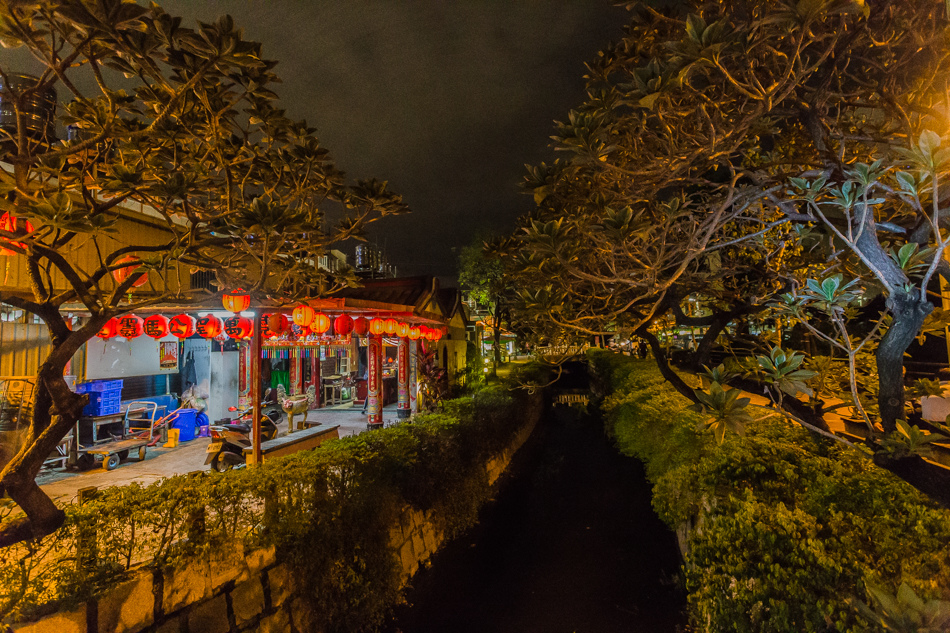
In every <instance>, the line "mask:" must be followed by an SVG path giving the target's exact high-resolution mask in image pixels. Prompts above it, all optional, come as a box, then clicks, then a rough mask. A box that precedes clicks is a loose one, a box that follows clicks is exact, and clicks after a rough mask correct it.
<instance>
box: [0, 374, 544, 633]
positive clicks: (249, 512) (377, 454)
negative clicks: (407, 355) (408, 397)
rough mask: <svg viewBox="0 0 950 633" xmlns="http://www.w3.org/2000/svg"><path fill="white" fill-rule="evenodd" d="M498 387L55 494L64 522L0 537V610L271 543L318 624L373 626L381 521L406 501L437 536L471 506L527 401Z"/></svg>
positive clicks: (384, 582) (387, 601) (534, 403)
mask: <svg viewBox="0 0 950 633" xmlns="http://www.w3.org/2000/svg"><path fill="white" fill-rule="evenodd" d="M509 393H510V392H508V391H507V390H506V389H505V388H503V387H495V388H489V389H483V390H481V391H479V392H478V393H477V394H476V395H475V397H468V398H463V399H459V400H455V401H446V402H445V403H444V410H445V413H440V414H428V415H423V416H418V417H417V418H416V419H414V420H413V422H412V423H410V424H403V425H399V426H396V427H393V428H387V429H382V430H380V431H375V432H372V433H363V434H361V435H359V436H356V437H348V438H343V439H340V440H339V441H334V442H330V443H327V444H325V445H323V446H321V447H320V448H319V449H318V450H314V451H304V452H300V453H295V454H293V455H290V456H287V457H283V458H277V459H274V460H269V461H267V462H266V463H265V464H263V465H262V466H261V467H258V468H249V469H241V470H236V471H232V472H229V473H224V474H218V473H203V474H201V475H200V476H179V477H172V478H169V479H165V480H162V481H160V482H157V483H155V484H152V485H150V486H147V487H142V486H139V485H136V484H132V485H129V486H124V487H117V488H109V489H106V490H103V491H102V492H101V493H100V494H99V495H98V496H97V497H96V498H95V499H93V500H91V501H89V502H87V503H85V504H83V505H82V506H79V505H70V506H67V507H66V508H65V510H66V513H67V519H66V524H65V525H64V527H63V528H62V529H60V530H58V531H57V532H56V533H54V534H53V535H51V536H49V537H47V538H45V539H43V540H42V541H39V542H33V543H23V544H20V545H17V546H14V547H11V548H8V549H6V550H5V551H4V554H5V558H4V559H3V560H2V561H0V618H6V619H7V620H14V621H19V620H23V619H31V618H35V617H38V616H41V615H43V614H45V613H48V612H51V611H55V610H60V609H67V608H70V607H72V606H74V605H76V604H78V603H80V602H82V601H84V600H86V599H88V598H91V597H95V596H98V595H101V594H102V593H104V592H105V591H107V590H108V589H109V588H110V587H112V586H114V585H115V584H116V583H118V582H121V581H122V580H123V579H125V578H127V577H128V575H129V574H130V573H131V570H132V569H133V568H141V567H143V566H145V567H149V568H153V569H171V568H176V567H181V566H184V565H186V564H187V563H188V562H189V561H194V560H200V559H201V558H202V557H206V556H208V555H209V553H211V552H213V551H216V550H218V551H228V550H229V549H233V544H234V543H235V542H241V543H243V544H244V545H245V547H247V548H256V547H268V546H275V548H276V550H277V554H278V557H279V559H280V560H284V561H287V562H288V563H289V564H290V565H291V566H292V567H293V568H294V570H295V576H296V577H297V578H299V579H300V587H301V590H302V592H303V595H304V597H306V598H309V599H310V600H311V601H312V602H313V604H314V607H315V608H314V612H315V613H316V614H318V617H319V618H320V619H321V621H320V622H318V624H319V625H320V627H321V630H323V631H326V632H327V633H333V632H335V631H347V632H349V631H364V630H373V629H374V627H375V626H376V625H377V624H378V623H379V622H381V620H382V618H383V617H384V616H385V614H386V613H387V612H388V611H389V609H390V608H391V607H392V606H393V605H394V604H396V603H397V602H398V601H399V599H400V598H399V590H400V587H399V582H400V566H399V560H398V556H397V553H396V552H395V551H394V550H393V549H392V547H391V544H390V530H391V528H392V526H393V525H394V523H395V521H396V518H397V513H398V512H399V511H400V510H401V508H403V507H405V506H407V505H408V506H411V507H413V508H415V509H417V510H422V511H426V512H428V513H429V515H430V516H431V517H432V519H433V520H434V521H435V522H436V523H437V525H438V526H439V527H441V528H442V530H443V531H444V532H445V534H446V535H447V536H452V535H454V534H457V533H458V532H459V531H460V530H463V529H465V528H467V527H469V526H471V525H472V524H473V523H474V522H475V521H476V519H477V513H478V510H479V508H480V507H481V505H482V504H483V503H484V502H485V501H486V500H487V499H488V498H489V495H490V489H489V486H488V481H487V476H486V473H485V469H484V463H485V460H486V459H487V457H488V456H490V455H492V454H494V453H497V452H498V451H499V450H500V449H501V448H503V447H506V446H507V445H508V444H510V442H511V441H512V439H513V437H514V435H515V434H516V433H517V432H518V431H519V430H520V429H521V428H522V427H523V425H524V424H525V423H526V422H527V421H528V417H529V416H531V415H532V414H533V413H537V412H539V411H540V398H528V397H527V396H524V395H522V396H519V397H518V398H517V399H516V398H513V397H512V396H511V395H509Z"/></svg>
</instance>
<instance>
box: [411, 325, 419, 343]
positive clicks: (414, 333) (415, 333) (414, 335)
mask: <svg viewBox="0 0 950 633" xmlns="http://www.w3.org/2000/svg"><path fill="white" fill-rule="evenodd" d="M420 336H422V330H421V329H419V328H418V327H411V328H409V340H410V341H418V340H419V337H420Z"/></svg>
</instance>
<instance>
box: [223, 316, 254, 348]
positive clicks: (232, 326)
mask: <svg viewBox="0 0 950 633" xmlns="http://www.w3.org/2000/svg"><path fill="white" fill-rule="evenodd" d="M224 331H225V332H227V335H228V336H230V337H231V338H233V339H235V340H238V341H240V340H241V339H245V338H248V337H249V336H251V334H253V333H254V322H253V321H251V320H250V319H249V318H247V317H243V316H240V315H238V314H236V315H234V316H233V317H229V318H227V319H225V320H224Z"/></svg>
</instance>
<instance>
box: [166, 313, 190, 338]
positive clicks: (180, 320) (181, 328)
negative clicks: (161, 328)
mask: <svg viewBox="0 0 950 633" xmlns="http://www.w3.org/2000/svg"><path fill="white" fill-rule="evenodd" d="M168 331H169V332H171V333H172V334H174V335H175V336H177V337H178V338H188V337H189V336H191V335H192V334H194V333H195V318H194V317H191V316H188V315H187V314H179V315H178V316H176V317H174V318H173V319H172V320H171V321H169V322H168Z"/></svg>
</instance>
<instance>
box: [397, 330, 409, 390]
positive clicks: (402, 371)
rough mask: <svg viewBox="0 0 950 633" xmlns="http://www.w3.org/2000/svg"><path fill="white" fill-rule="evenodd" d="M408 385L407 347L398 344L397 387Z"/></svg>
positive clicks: (400, 343)
mask: <svg viewBox="0 0 950 633" xmlns="http://www.w3.org/2000/svg"><path fill="white" fill-rule="evenodd" d="M408 383H409V346H408V345H404V344H403V343H402V341H400V342H399V385H400V386H402V385H405V384H408Z"/></svg>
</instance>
